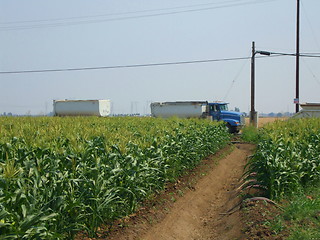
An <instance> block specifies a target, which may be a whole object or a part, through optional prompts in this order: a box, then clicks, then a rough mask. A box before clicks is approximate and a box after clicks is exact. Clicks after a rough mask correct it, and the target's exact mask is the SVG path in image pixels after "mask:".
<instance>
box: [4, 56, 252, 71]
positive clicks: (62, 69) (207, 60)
mask: <svg viewBox="0 0 320 240" xmlns="http://www.w3.org/2000/svg"><path fill="white" fill-rule="evenodd" d="M249 58H250V57H236V58H220V59H206V60H193V61H181V62H162V63H147V64H133V65H115V66H101V67H81V68H60V69H42V70H19V71H1V72H0V74H21V73H45V72H68V71H86V70H102V69H118V68H137V67H155V66H166V65H181V64H196V63H210V62H222V61H236V60H245V59H249Z"/></svg>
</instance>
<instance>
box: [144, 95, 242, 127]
mask: <svg viewBox="0 0 320 240" xmlns="http://www.w3.org/2000/svg"><path fill="white" fill-rule="evenodd" d="M150 107H151V116H153V117H162V118H169V117H173V116H176V117H180V118H209V119H211V120H216V121H224V122H225V123H226V126H227V127H228V129H229V131H230V132H231V133H238V132H239V131H240V130H241V128H242V127H243V126H244V124H245V116H244V114H243V113H239V112H234V111H229V110H228V103H226V102H208V101H178V102H153V103H151V105H150Z"/></svg>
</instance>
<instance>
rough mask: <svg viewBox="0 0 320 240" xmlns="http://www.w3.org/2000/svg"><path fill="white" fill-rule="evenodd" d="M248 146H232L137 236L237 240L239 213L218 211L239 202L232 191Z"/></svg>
mask: <svg viewBox="0 0 320 240" xmlns="http://www.w3.org/2000/svg"><path fill="white" fill-rule="evenodd" d="M252 149H253V147H252V146H251V145H247V144H239V145H236V148H235V149H234V151H232V152H231V154H229V155H228V156H226V157H225V158H223V159H221V160H220V162H219V164H218V165H217V166H215V167H214V168H213V169H211V171H209V172H208V174H207V175H206V176H205V177H203V178H202V179H200V180H199V182H198V183H197V184H196V186H195V190H194V191H189V192H187V193H186V194H185V195H184V197H182V198H180V199H178V200H177V202H176V203H175V204H174V206H173V208H172V209H171V210H170V213H169V214H168V215H167V216H166V217H165V218H164V220H163V221H161V222H160V223H158V224H156V225H154V226H153V227H151V228H150V229H149V230H148V231H147V233H146V234H144V235H143V236H141V237H140V238H139V239H143V240H154V239H158V240H162V239H163V240H164V239H165V240H170V239H172V240H173V239H199V240H200V239H219V240H223V239H241V238H242V233H241V228H242V224H241V222H240V216H239V213H238V212H235V213H234V214H232V215H221V213H224V212H227V211H228V210H229V209H231V208H232V207H233V206H235V205H236V204H237V203H238V201H239V200H238V198H237V197H236V194H235V193H234V192H233V190H234V189H235V187H236V186H237V185H238V183H239V178H240V177H241V175H242V173H243V167H244V165H245V163H246V159H247V156H248V155H250V154H251V151H252Z"/></svg>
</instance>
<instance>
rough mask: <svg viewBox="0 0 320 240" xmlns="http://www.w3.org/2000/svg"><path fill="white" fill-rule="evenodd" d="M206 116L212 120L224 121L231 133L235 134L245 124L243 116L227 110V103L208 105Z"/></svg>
mask: <svg viewBox="0 0 320 240" xmlns="http://www.w3.org/2000/svg"><path fill="white" fill-rule="evenodd" d="M208 108H209V109H208V114H209V116H211V117H212V120H216V121H224V122H225V123H226V126H227V127H228V129H229V131H230V132H231V133H237V132H239V131H240V129H241V128H242V127H243V126H244V124H245V119H244V114H242V113H239V112H234V111H229V110H228V103H225V102H211V103H208Z"/></svg>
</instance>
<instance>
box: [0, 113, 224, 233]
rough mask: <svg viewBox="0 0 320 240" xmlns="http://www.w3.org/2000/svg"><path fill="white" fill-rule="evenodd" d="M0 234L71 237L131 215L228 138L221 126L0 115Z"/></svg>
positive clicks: (137, 120)
mask: <svg viewBox="0 0 320 240" xmlns="http://www.w3.org/2000/svg"><path fill="white" fill-rule="evenodd" d="M0 133H1V139H0V237H1V239H72V238H74V236H75V234H76V233H77V232H78V231H81V230H85V231H87V232H88V234H89V235H90V236H94V235H95V234H96V232H97V230H98V228H99V226H100V225H101V224H105V225H111V224H112V222H113V221H114V220H115V219H117V218H121V217H124V216H127V215H129V214H130V213H132V212H133V211H135V210H136V208H137V207H138V206H139V203H141V202H142V201H143V200H144V199H146V198H147V197H148V196H150V194H152V193H153V192H154V191H158V190H161V189H163V187H164V185H165V183H166V182H167V181H175V179H177V178H178V177H179V176H180V175H181V174H183V173H184V172H185V171H186V170H187V169H191V168H193V167H195V166H196V165H197V164H198V163H199V162H200V161H201V160H202V159H203V158H204V157H206V156H208V155H209V154H212V153H214V152H216V151H217V150H218V149H220V148H222V147H223V146H225V144H227V143H228V141H229V138H230V136H229V134H228V133H227V131H226V129H225V128H224V126H223V124H221V123H216V122H209V121H206V120H179V119H170V120H163V119H152V118H95V117H65V118H49V117H40V118H32V117H26V118H0Z"/></svg>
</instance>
